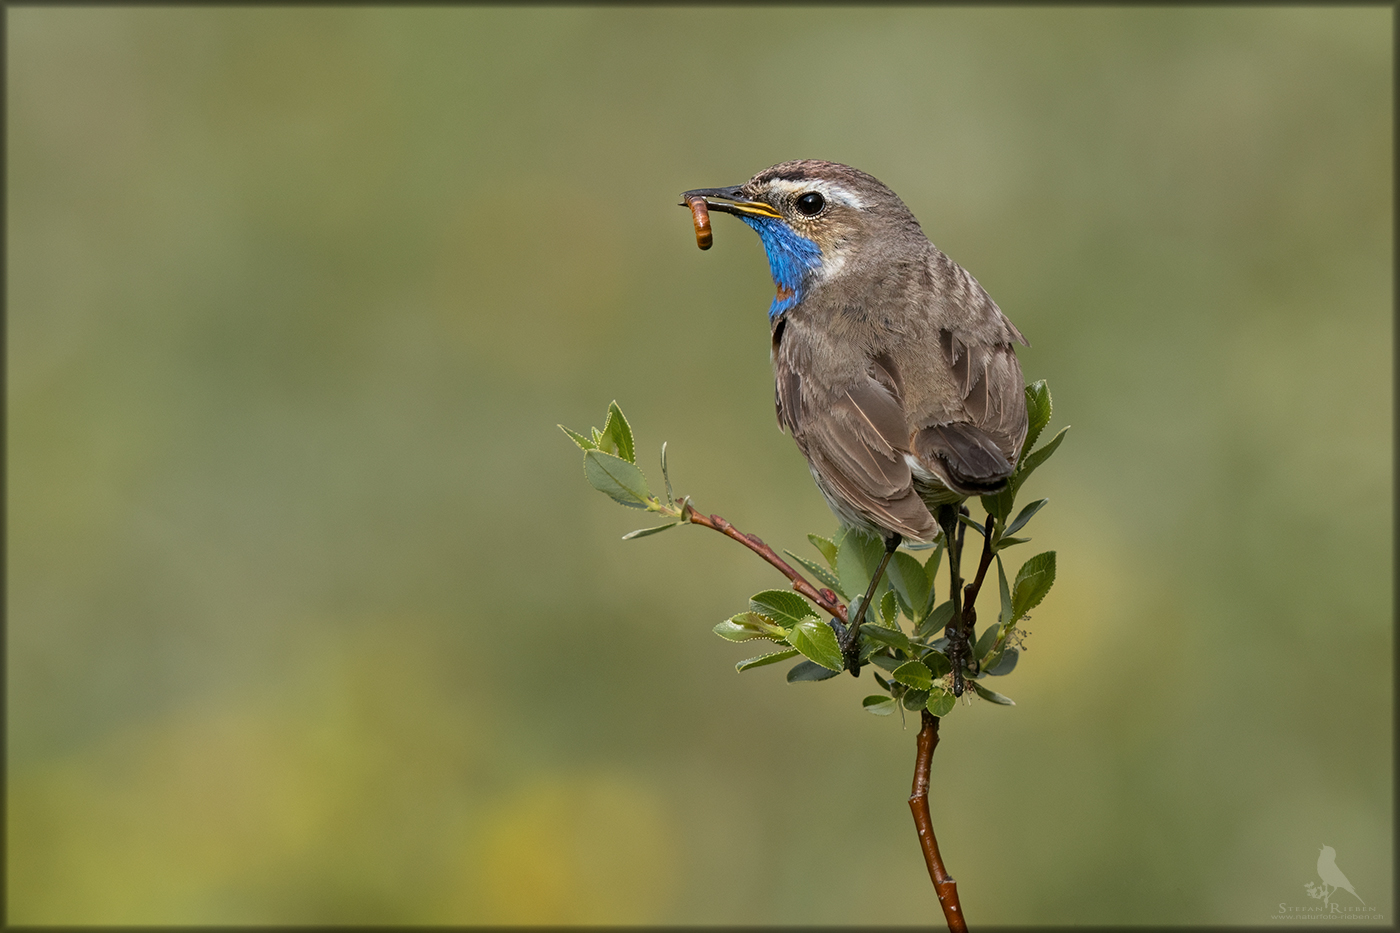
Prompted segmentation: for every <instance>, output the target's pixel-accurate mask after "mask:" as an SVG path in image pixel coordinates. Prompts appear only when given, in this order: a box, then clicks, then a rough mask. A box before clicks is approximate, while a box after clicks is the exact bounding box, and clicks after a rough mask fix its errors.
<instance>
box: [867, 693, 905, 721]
mask: <svg viewBox="0 0 1400 933" xmlns="http://www.w3.org/2000/svg"><path fill="white" fill-rule="evenodd" d="M860 705H861V706H863V707H864V708H865V711H866V712H867V713H874V714H875V715H876V716H888V715H890V714H891V713H893V712H894V711H895V709H896V705H895V702H894V697H887V696H881V695H879V694H876V695H874V696H868V697H866V698H865V699H863V700H861V701H860Z"/></svg>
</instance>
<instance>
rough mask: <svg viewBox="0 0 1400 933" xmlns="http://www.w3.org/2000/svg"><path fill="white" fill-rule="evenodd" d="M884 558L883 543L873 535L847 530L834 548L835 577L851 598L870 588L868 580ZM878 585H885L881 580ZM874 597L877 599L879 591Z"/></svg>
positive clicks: (851, 529)
mask: <svg viewBox="0 0 1400 933" xmlns="http://www.w3.org/2000/svg"><path fill="white" fill-rule="evenodd" d="M884 556H885V544H884V542H883V541H881V540H880V539H879V538H876V537H874V536H873V535H867V534H865V533H864V532H861V531H857V530H855V529H854V528H848V529H847V530H846V533H845V534H844V535H842V536H841V541H840V542H839V543H838V544H837V546H836V576H837V578H838V579H840V581H841V587H842V589H844V590H845V591H846V592H847V593H849V594H851V596H853V597H854V596H855V595H856V594H857V593H864V592H865V591H866V589H867V588H868V587H869V586H870V578H871V577H873V576H874V575H875V568H877V567H879V566H880V559H881V558H882V557H884ZM880 585H881V587H883V586H885V585H887V584H886V582H885V581H884V580H882V581H880ZM875 595H876V597H879V596H880V593H879V591H877V592H876V593H875ZM876 605H879V604H878V603H876Z"/></svg>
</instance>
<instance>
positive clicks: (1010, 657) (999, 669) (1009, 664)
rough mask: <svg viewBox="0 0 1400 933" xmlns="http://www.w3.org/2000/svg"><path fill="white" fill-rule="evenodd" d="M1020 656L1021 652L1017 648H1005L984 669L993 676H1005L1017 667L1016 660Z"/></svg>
mask: <svg viewBox="0 0 1400 933" xmlns="http://www.w3.org/2000/svg"><path fill="white" fill-rule="evenodd" d="M1020 656H1021V652H1019V651H1017V650H1016V649H1015V648H1003V649H1002V651H1001V654H999V655H997V656H996V658H995V660H993V661H992V663H991V664H988V665H986V666H985V667H983V668H982V669H983V670H984V671H986V672H987V673H988V674H990V675H991V676H993V677H1005V676H1006V675H1007V674H1010V673H1011V672H1012V671H1013V670H1015V669H1016V661H1017V660H1018V659H1019V658H1020Z"/></svg>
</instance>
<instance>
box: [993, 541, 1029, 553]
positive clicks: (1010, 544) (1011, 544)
mask: <svg viewBox="0 0 1400 933" xmlns="http://www.w3.org/2000/svg"><path fill="white" fill-rule="evenodd" d="M1029 540H1030V538H1002V539H1001V540H1000V541H998V542H997V550H998V551H1004V550H1006V549H1007V548H1009V547H1015V546H1016V545H1018V544H1025V543H1026V542H1027V541H1029Z"/></svg>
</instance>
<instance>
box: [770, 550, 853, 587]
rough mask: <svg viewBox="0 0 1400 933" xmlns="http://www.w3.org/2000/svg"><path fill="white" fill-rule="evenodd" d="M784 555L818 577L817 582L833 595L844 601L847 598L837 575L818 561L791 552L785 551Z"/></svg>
mask: <svg viewBox="0 0 1400 933" xmlns="http://www.w3.org/2000/svg"><path fill="white" fill-rule="evenodd" d="M783 553H784V554H786V555H787V556H788V557H791V558H792V559H793V560H795V561H797V562H798V563H799V564H801V565H802V566H803V567H805V568H807V572H808V573H810V574H811V575H812V576H814V577H816V578H817V582H818V583H820V584H821V585H822V586H824V587H826V588H827V589H829V590H831V591H832V592H833V593H835V594H836V595H837V596H840V597H841V598H842V599H846V598H847V597H846V591H845V590H843V589H842V588H841V581H840V580H838V579H836V574H834V573H832V572H831V571H830V570H827V569H826V568H825V567H823V566H822V565H821V564H819V563H817V562H816V561H814V560H808V559H807V558H805V557H801V556H799V555H797V554H794V553H792V552H791V551H789V550H786V549H785V550H784V551H783Z"/></svg>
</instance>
